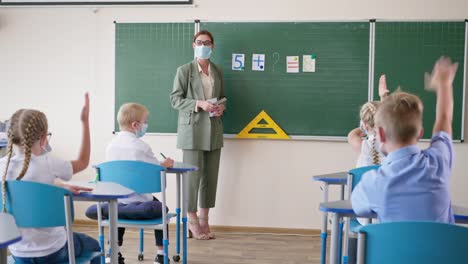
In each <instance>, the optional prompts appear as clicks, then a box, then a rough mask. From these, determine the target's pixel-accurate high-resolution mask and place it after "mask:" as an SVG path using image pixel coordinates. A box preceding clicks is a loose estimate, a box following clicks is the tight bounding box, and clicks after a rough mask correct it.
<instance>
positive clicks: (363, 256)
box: [357, 222, 468, 264]
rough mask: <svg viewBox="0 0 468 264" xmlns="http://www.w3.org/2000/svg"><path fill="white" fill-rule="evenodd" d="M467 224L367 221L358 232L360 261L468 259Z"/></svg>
mask: <svg viewBox="0 0 468 264" xmlns="http://www.w3.org/2000/svg"><path fill="white" fill-rule="evenodd" d="M467 241H468V228H466V227H463V226H457V225H451V224H444V223H436V222H392V223H382V224H373V225H366V226H363V227H361V229H360V230H359V233H358V261H357V263H358V264H363V263H365V264H374V263H378V264H394V263H398V264H417V263H424V264H441V263H467V262H468V260H467V258H466V252H468V243H467Z"/></svg>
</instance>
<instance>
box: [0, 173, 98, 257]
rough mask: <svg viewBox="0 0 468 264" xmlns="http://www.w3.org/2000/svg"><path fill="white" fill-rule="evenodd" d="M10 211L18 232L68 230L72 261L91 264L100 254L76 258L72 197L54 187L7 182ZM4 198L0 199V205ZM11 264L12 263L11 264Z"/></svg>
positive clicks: (68, 193) (28, 182)
mask: <svg viewBox="0 0 468 264" xmlns="http://www.w3.org/2000/svg"><path fill="white" fill-rule="evenodd" d="M6 188H7V199H6V200H7V211H8V212H9V213H11V214H12V215H13V217H14V218H15V220H16V224H17V225H18V227H19V228H46V227H59V226H65V227H66V230H67V243H68V252H69V254H68V255H69V261H68V262H66V263H71V264H75V263H88V262H89V261H90V260H92V259H94V258H96V257H99V256H100V255H101V252H86V253H85V254H82V255H81V256H80V257H78V258H75V251H74V243H73V219H74V212H73V196H72V194H71V192H70V191H68V190H66V189H63V188H59V187H56V186H53V185H48V184H43V183H38V182H30V181H16V180H13V181H7V183H6ZM1 200H2V198H1V197H0V203H1ZM8 263H10V260H9V262H8Z"/></svg>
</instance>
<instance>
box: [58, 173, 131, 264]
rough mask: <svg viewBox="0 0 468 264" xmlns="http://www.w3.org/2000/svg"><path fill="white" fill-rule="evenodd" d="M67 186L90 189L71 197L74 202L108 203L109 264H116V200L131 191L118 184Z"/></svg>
mask: <svg viewBox="0 0 468 264" xmlns="http://www.w3.org/2000/svg"><path fill="white" fill-rule="evenodd" d="M66 183H67V184H72V185H77V186H82V187H88V188H92V189H93V191H91V192H82V193H80V194H78V195H73V200H74V201H87V202H89V201H93V202H108V203H109V240H110V248H111V250H110V258H111V263H118V252H119V251H118V250H114V249H117V248H119V246H118V242H117V219H118V214H117V210H118V209H117V199H120V198H128V197H130V196H132V195H133V194H134V192H133V190H130V189H128V188H125V187H123V186H122V185H120V184H117V183H113V182H77V181H70V182H66Z"/></svg>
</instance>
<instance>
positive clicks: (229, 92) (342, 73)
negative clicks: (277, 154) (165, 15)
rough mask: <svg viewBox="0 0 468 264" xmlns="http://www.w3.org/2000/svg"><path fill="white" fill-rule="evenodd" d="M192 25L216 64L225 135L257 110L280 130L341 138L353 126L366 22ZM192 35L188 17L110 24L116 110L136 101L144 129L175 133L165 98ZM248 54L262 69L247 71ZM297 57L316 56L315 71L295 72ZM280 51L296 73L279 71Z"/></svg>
mask: <svg viewBox="0 0 468 264" xmlns="http://www.w3.org/2000/svg"><path fill="white" fill-rule="evenodd" d="M200 28H201V29H207V30H209V31H211V32H212V33H213V35H214V37H215V48H214V53H213V57H212V60H213V61H214V62H215V63H217V64H218V65H220V66H222V68H223V69H224V77H225V89H226V96H227V98H228V103H227V108H228V111H227V112H226V114H225V117H224V127H225V129H224V133H225V134H237V133H239V132H240V131H241V130H242V129H243V128H244V127H245V126H246V125H247V124H248V123H249V122H250V121H251V120H252V119H253V118H254V117H255V116H256V115H257V114H259V113H260V112H261V110H265V111H266V112H267V113H268V114H269V115H270V116H271V117H272V119H273V120H274V121H275V122H276V123H277V124H278V125H279V126H280V127H281V128H282V129H283V130H284V131H285V132H286V133H287V134H288V135H300V136H301V135H304V136H345V135H346V134H347V133H348V131H349V130H350V129H351V128H353V127H356V126H357V125H358V115H357V113H358V109H359V105H361V104H362V103H364V102H365V101H366V100H367V96H368V88H367V87H368V72H369V70H368V64H369V23H368V22H347V23H341V22H340V23H338V22H328V23H315V22H314V23H312V22H311V23H202V24H201V25H200ZM193 33H194V24H190V23H150V24H144V23H143V24H136V23H123V24H120V23H118V24H116V84H115V85H116V88H115V93H116V100H115V110H116V112H117V110H118V107H119V106H120V105H121V104H122V103H124V102H128V101H133V102H139V103H142V104H144V105H146V106H147V107H148V108H149V109H150V112H151V113H150V120H149V123H150V127H149V131H150V132H163V133H171V132H172V133H174V132H176V124H177V115H176V112H175V111H174V110H173V109H172V108H171V107H170V105H169V99H168V96H169V94H170V91H171V88H172V82H173V79H174V74H175V72H176V68H177V66H179V65H182V64H184V63H186V62H189V61H191V60H192V59H193V52H192V47H191V43H192V37H193ZM233 53H243V54H245V66H246V67H245V70H244V71H233V70H232V69H231V65H232V64H231V61H232V54H233ZM253 53H259V54H265V60H266V61H265V70H264V71H262V72H258V71H256V72H255V71H252V55H253ZM303 55H314V56H316V72H307V73H305V72H302V61H303V57H302V56H303ZM286 56H299V62H300V69H301V71H300V72H299V73H286ZM116 127H117V124H116ZM256 132H258V133H261V131H256ZM267 132H268V133H269V132H271V131H267Z"/></svg>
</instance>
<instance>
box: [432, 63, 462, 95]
mask: <svg viewBox="0 0 468 264" xmlns="http://www.w3.org/2000/svg"><path fill="white" fill-rule="evenodd" d="M457 69H458V63H452V60H451V59H450V58H447V57H444V56H442V57H440V58H439V59H438V60H437V61H436V63H435V64H434V69H433V70H432V73H431V74H429V73H426V74H425V76H424V82H425V86H426V89H427V90H435V91H438V90H439V89H441V88H442V87H452V84H453V80H454V79H455V74H456V73H457Z"/></svg>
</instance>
